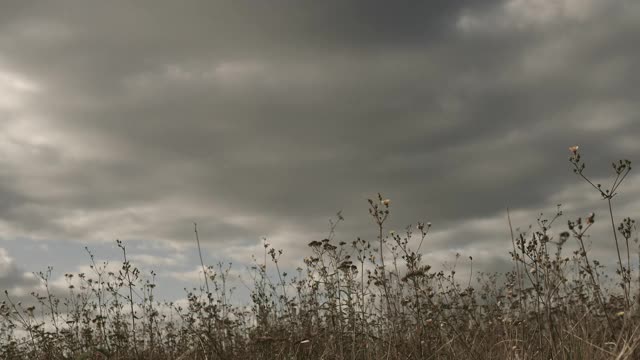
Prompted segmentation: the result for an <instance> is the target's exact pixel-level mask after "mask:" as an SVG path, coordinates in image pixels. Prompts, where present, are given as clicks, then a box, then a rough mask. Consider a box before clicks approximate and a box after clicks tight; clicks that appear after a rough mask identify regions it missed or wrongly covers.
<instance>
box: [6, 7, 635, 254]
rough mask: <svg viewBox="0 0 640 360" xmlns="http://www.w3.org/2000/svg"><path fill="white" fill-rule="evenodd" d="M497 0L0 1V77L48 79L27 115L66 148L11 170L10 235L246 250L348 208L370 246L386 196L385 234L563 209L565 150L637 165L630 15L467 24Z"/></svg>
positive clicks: (350, 225) (314, 226)
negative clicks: (502, 25) (370, 207)
mask: <svg viewBox="0 0 640 360" xmlns="http://www.w3.org/2000/svg"><path fill="white" fill-rule="evenodd" d="M502 4H503V2H482V5H479V4H478V2H476V1H473V2H472V1H439V2H425V3H424V4H420V5H415V4H414V5H411V6H410V5H409V4H401V5H398V4H393V5H390V4H389V3H388V2H384V3H383V2H366V3H363V2H309V3H301V2H286V1H281V2H276V3H275V4H274V3H273V2H269V3H259V4H258V3H256V2H242V1H240V2H227V3H224V2H217V3H216V2H206V3H205V2H192V3H190V4H189V5H188V6H185V5H183V4H181V5H177V3H172V2H163V3H157V2H154V4H153V6H152V7H151V6H149V7H146V6H142V5H139V4H132V3H124V2H123V3H119V4H118V5H114V3H109V5H105V4H94V5H92V6H88V5H86V4H78V3H76V2H67V3H65V4H56V5H55V6H53V5H51V4H48V5H47V4H39V5H37V6H33V7H24V6H20V5H11V6H9V5H3V10H5V11H2V12H1V13H2V14H4V15H2V16H4V17H5V18H4V19H5V20H6V21H3V22H2V23H3V24H6V25H4V26H3V27H2V30H3V31H2V34H3V35H0V54H2V57H0V67H6V69H7V71H15V72H17V73H21V74H24V75H25V76H28V77H29V78H30V79H32V80H33V81H35V82H37V83H39V84H41V85H42V88H43V90H42V91H41V92H39V93H36V94H31V95H30V99H31V100H30V101H29V106H26V107H25V109H23V111H24V112H26V113H27V114H29V115H31V116H37V117H40V118H46V119H47V121H43V122H42V125H41V127H38V128H37V129H39V130H40V131H42V132H43V133H44V134H46V133H48V132H50V131H51V132H55V133H56V134H58V136H59V137H58V138H55V139H54V140H52V141H53V145H49V147H44V148H43V151H41V153H38V154H36V155H33V154H32V155H30V156H28V157H26V159H27V160H30V161H29V162H19V163H11V162H10V161H9V163H10V164H11V165H12V167H10V168H9V174H8V175H6V182H5V184H3V185H4V186H3V187H2V189H3V190H2V191H0V196H2V198H3V199H5V198H6V199H7V200H8V201H4V202H3V204H2V205H1V206H2V207H3V208H2V209H0V211H1V212H0V214H3V220H4V221H6V222H8V223H10V224H12V225H13V226H15V227H16V229H17V230H15V232H16V233H20V232H30V231H32V232H37V233H38V234H41V235H40V236H43V237H44V236H46V234H54V235H55V236H56V237H71V238H78V239H83V238H94V237H96V233H97V232H100V233H102V234H103V235H104V236H105V237H109V236H111V237H113V238H115V237H134V238H144V237H145V236H148V237H149V238H158V239H171V240H174V241H184V240H186V239H188V240H189V241H191V240H192V237H191V235H192V231H191V230H192V229H191V224H192V222H193V221H197V222H198V223H199V224H201V226H202V227H203V229H206V231H207V232H209V234H216V235H215V236H207V241H211V243H217V244H220V243H224V242H225V241H229V240H230V239H233V240H235V241H238V242H240V243H241V244H247V246H248V245H249V244H253V243H255V241H256V239H257V238H258V237H259V236H261V235H270V234H278V233H280V232H282V231H284V229H289V230H291V229H295V230H296V231H297V232H299V233H300V236H304V234H314V236H315V235H316V234H318V233H319V232H321V231H323V230H324V229H325V228H326V225H325V224H326V219H327V218H328V217H329V216H331V215H332V214H333V213H335V211H337V210H339V209H344V214H345V216H346V218H347V223H345V224H344V225H343V227H342V228H340V229H341V230H340V231H343V236H345V237H355V236H357V235H362V236H370V235H371V233H372V231H371V222H370V220H369V219H368V218H367V213H366V206H367V204H366V197H368V196H375V194H376V192H378V191H380V192H382V193H383V194H385V196H388V197H390V198H391V199H392V200H393V211H394V213H393V216H392V219H391V223H390V225H391V226H392V227H395V228H401V227H403V226H404V225H406V224H407V223H410V222H413V223H415V221H418V220H429V221H432V222H433V223H434V224H437V225H438V226H442V227H448V226H455V225H456V224H464V223H465V222H469V221H470V220H473V219H475V218H484V217H492V216H501V214H503V213H504V211H505V209H506V207H508V206H509V207H512V208H526V209H529V210H532V211H533V212H532V213H535V212H537V211H538V209H540V208H544V207H545V206H547V205H548V203H549V202H562V199H557V200H555V199H551V200H550V199H549V197H550V196H551V195H552V194H555V193H556V192H557V191H558V190H560V189H563V188H566V187H568V186H571V184H574V183H576V182H578V180H577V179H576V178H575V177H574V176H573V174H572V173H571V171H570V168H569V164H568V162H567V160H566V157H567V155H568V151H567V147H568V146H570V145H573V144H575V143H579V144H580V145H581V147H582V148H584V151H585V154H586V155H587V156H588V157H589V158H590V160H589V161H590V164H591V161H593V163H594V165H595V164H598V165H597V166H594V167H593V168H594V174H595V175H597V176H601V175H602V174H604V172H603V170H600V169H606V165H607V162H608V161H609V160H612V159H615V158H618V157H625V156H628V157H630V158H632V160H633V154H624V153H622V152H621V151H620V149H618V148H616V147H615V146H614V145H615V144H616V143H618V141H619V139H620V138H621V137H622V136H629V135H633V134H636V135H637V134H638V132H639V130H640V128H639V127H638V125H637V121H634V120H633V119H632V117H633V114H635V113H637V112H638V110H640V109H638V106H637V105H636V104H638V103H639V102H638V99H637V94H636V93H635V92H634V91H633V89H634V87H635V84H636V83H637V81H636V80H637V74H636V72H635V70H634V68H633V64H635V63H636V62H637V60H638V53H637V50H635V48H634V47H631V46H629V45H628V44H629V41H631V39H633V38H635V37H636V35H637V34H638V31H639V30H640V28H639V27H638V25H637V21H636V22H634V21H632V20H637V14H638V13H637V11H635V12H634V11H631V10H633V9H635V8H636V7H637V6H635V7H634V5H633V4H632V3H631V2H617V3H616V5H612V6H611V7H609V8H607V9H606V11H604V10H603V11H602V12H596V13H594V14H593V15H592V16H591V17H589V18H587V19H585V20H582V21H580V22H567V23H566V24H565V23H564V22H563V21H564V20H563V19H559V20H557V24H556V26H552V27H549V28H548V29H546V30H540V29H532V28H524V29H520V30H519V31H514V30H513V29H508V28H507V29H502V30H501V29H498V30H496V31H493V32H482V31H476V32H465V31H463V30H461V29H460V28H459V19H460V16H462V14H467V15H469V14H471V15H474V14H480V15H482V14H487V13H492V12H493V13H500V12H499V9H500V6H501V5H502ZM471 15H469V16H471ZM480 15H478V16H480ZM38 24H40V25H38ZM38 26H40V27H38ZM30 27H35V30H33V29H32V31H27V30H25V29H29V28H30ZM38 29H44V30H38ZM36 30H38V31H36ZM593 104H596V105H593ZM594 108H598V109H600V108H608V109H611V110H610V111H609V112H603V113H600V114H598V113H597V112H595V111H594V110H593V109H594ZM620 109H622V110H620ZM612 116H613V117H621V118H624V119H622V120H619V121H618V122H615V124H614V126H610V127H602V128H598V127H595V128H594V127H593V126H589V122H591V123H595V124H597V123H598V122H606V121H609V120H610V119H609V117H612ZM630 118H631V120H629V119H630ZM23 135H24V136H27V135H26V134H23ZM63 140H64V141H63ZM22 152H24V153H27V152H28V151H27V150H21V153H22ZM600 164H604V165H605V166H600ZM25 169H28V170H29V171H26V170H25ZM589 169H590V170H591V167H590V168H589ZM5 188H6V190H4V189H5ZM149 209H156V210H155V211H154V210H149ZM159 209H162V210H163V212H160V211H159ZM69 214H72V215H69ZM73 214H77V216H76V217H75V218H74V216H75V215H73ZM235 215H244V216H248V217H249V218H251V217H253V218H255V219H257V220H256V221H253V222H251V221H248V222H247V221H242V222H234V221H232V220H229V219H228V218H229V217H233V216H235ZM69 216H71V217H72V218H73V219H72V220H73V221H71V220H69V219H68V218H69ZM534 220H535V219H531V221H534ZM107 227H110V228H109V229H105V228H107ZM97 228H100V229H97ZM502 230H503V229H502V228H501V229H497V230H496V233H499V232H501V231H502ZM145 234H146V235H145ZM54 235H50V236H54ZM472 235H473V234H465V233H458V234H457V235H456V236H457V238H456V239H457V240H455V243H456V244H457V246H460V247H464V246H465V244H468V243H469V241H470V240H468V239H469V238H471V237H472ZM290 238H291V239H293V238H294V237H293V236H292V237H290ZM484 238H485V239H486V241H488V242H490V243H492V244H494V242H491V240H490V239H497V238H499V237H498V236H495V235H493V234H491V231H487V234H486V236H485V237H484ZM209 239H211V240H209ZM309 240H311V239H309ZM293 241H294V240H291V242H293ZM306 242H307V241H306V240H305V241H301V243H306ZM497 243H498V242H497V241H496V242H495V244H497ZM449 245H451V243H440V244H438V246H439V247H440V248H446V247H447V246H449ZM295 246H298V245H297V243H296V245H295Z"/></svg>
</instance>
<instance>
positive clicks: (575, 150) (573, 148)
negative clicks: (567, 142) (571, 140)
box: [569, 145, 579, 155]
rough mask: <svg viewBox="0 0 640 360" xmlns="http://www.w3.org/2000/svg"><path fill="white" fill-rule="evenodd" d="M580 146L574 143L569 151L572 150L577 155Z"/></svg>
mask: <svg viewBox="0 0 640 360" xmlns="http://www.w3.org/2000/svg"><path fill="white" fill-rule="evenodd" d="M578 148H579V146H578V145H574V146H572V147H570V148H569V151H571V153H572V154H573V155H576V154H577V153H578Z"/></svg>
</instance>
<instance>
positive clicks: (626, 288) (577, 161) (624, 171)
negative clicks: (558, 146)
mask: <svg viewBox="0 0 640 360" xmlns="http://www.w3.org/2000/svg"><path fill="white" fill-rule="evenodd" d="M578 150H579V147H578V146H577V145H576V146H572V147H570V148H569V151H570V152H571V155H570V156H569V162H570V163H571V164H572V165H573V172H574V173H576V174H577V175H579V176H580V177H581V178H582V179H584V180H585V181H586V182H587V183H588V184H589V185H591V186H592V187H593V188H594V189H595V190H596V191H598V193H599V194H600V196H601V197H602V199H603V200H607V205H608V206H609V218H610V220H611V229H612V232H613V240H614V243H615V245H616V254H617V255H618V269H617V270H616V273H617V274H618V275H619V276H620V278H621V282H620V287H622V290H623V292H624V298H625V307H626V309H627V310H628V309H629V307H630V306H631V295H630V294H631V255H630V252H629V239H628V238H627V237H625V245H626V250H627V252H626V255H627V265H626V266H625V265H624V263H623V261H622V254H621V251H620V244H619V243H618V234H617V231H616V225H615V220H614V217H613V206H612V204H611V200H612V199H613V197H614V196H616V195H618V193H617V190H618V188H619V187H620V185H621V184H622V182H623V181H624V179H625V178H626V177H627V175H628V174H629V172H630V171H631V161H629V160H627V159H624V160H619V161H618V162H617V163H616V162H613V163H611V165H612V167H613V170H614V172H615V174H616V176H615V178H614V179H613V182H612V184H611V185H610V186H609V188H606V187H605V188H603V186H602V184H594V183H593V181H591V180H590V179H589V178H588V177H587V176H586V175H585V174H584V169H585V167H586V166H585V163H584V162H583V161H582V157H581V156H580V153H579V152H578Z"/></svg>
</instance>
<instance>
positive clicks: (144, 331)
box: [0, 147, 640, 360]
mask: <svg viewBox="0 0 640 360" xmlns="http://www.w3.org/2000/svg"><path fill="white" fill-rule="evenodd" d="M570 165H571V166H572V168H573V169H574V171H575V173H576V175H577V177H578V178H579V179H580V181H581V182H584V184H581V185H584V186H588V187H592V188H593V191H597V192H598V193H599V194H600V196H601V197H602V199H603V200H605V201H606V202H607V204H608V206H609V210H610V212H609V213H607V214H599V216H598V218H597V219H598V221H602V222H607V223H608V222H610V223H611V225H612V227H611V229H610V230H611V233H610V239H606V241H611V248H612V249H614V254H615V256H616V261H617V267H616V268H615V269H609V270H610V272H611V273H612V274H614V279H613V282H612V284H610V285H607V283H605V282H604V280H603V278H604V274H605V273H606V272H607V269H605V268H604V267H603V266H602V265H601V264H600V263H599V262H598V261H597V259H594V258H592V256H591V255H590V253H589V247H588V246H587V245H586V237H587V236H588V234H589V231H590V228H591V227H592V225H593V224H594V222H595V221H596V217H595V216H594V215H592V214H590V215H587V216H585V217H583V218H578V219H570V220H567V219H564V218H563V217H562V213H561V211H560V210H558V213H557V214H555V215H554V216H551V217H549V218H546V219H545V218H540V219H537V221H536V222H535V224H536V225H535V226H534V227H533V228H532V229H530V230H528V231H527V232H522V233H521V232H519V231H517V230H514V229H513V228H512V229H511V234H512V236H511V240H512V242H511V243H510V244H509V246H510V249H511V250H510V251H509V254H510V256H511V259H512V263H513V268H512V271H510V272H507V273H502V274H485V273H478V274H477V279H474V280H473V281H471V279H463V280H459V279H456V277H455V269H451V270H450V271H437V270H434V269H432V267H431V266H430V265H429V264H426V263H424V261H423V259H422V255H421V254H422V253H427V252H428V251H429V249H428V248H427V241H425V239H426V238H427V237H428V236H429V230H430V228H431V224H430V223H417V224H414V225H413V226H411V227H408V228H406V229H405V231H403V232H401V233H396V232H389V229H387V228H386V227H385V225H386V221H387V219H388V217H389V216H390V214H391V208H392V206H391V203H390V201H389V200H387V199H385V198H384V197H382V196H381V195H380V194H378V196H377V197H376V198H374V199H371V200H369V214H370V216H371V220H372V226H375V228H376V233H377V235H378V236H377V238H376V239H373V240H372V241H367V240H363V239H360V238H357V239H355V240H353V239H350V240H344V241H341V239H338V238H337V236H335V231H334V230H335V229H336V226H338V225H339V223H340V222H341V221H342V220H343V218H342V216H341V215H340V214H338V215H337V217H336V219H334V220H333V221H332V223H331V224H332V228H331V231H330V232H329V234H328V235H327V237H326V238H325V239H318V240H314V241H311V242H310V243H309V251H308V256H307V257H305V258H304V264H305V267H304V268H299V269H298V271H297V273H296V274H295V275H294V276H292V275H291V274H286V273H285V272H283V271H281V268H280V264H279V261H280V257H281V256H282V255H283V251H282V250H279V249H275V248H273V247H271V246H270V245H268V244H267V243H266V242H265V244H264V254H260V255H259V256H257V257H256V259H259V260H255V265H254V266H253V267H252V268H251V271H252V277H251V278H252V280H253V284H252V288H251V296H250V301H249V302H248V303H247V304H241V305H238V304H236V303H235V302H234V301H233V299H232V297H233V294H232V292H231V291H230V289H229V288H230V287H229V286H228V282H229V271H230V268H226V267H223V266H222V265H219V266H217V267H212V266H209V267H207V266H205V264H204V262H203V264H202V266H203V272H204V273H205V274H207V276H206V282H204V283H203V284H202V286H201V287H200V289H199V290H196V291H193V292H190V293H188V296H187V302H186V303H184V304H182V305H180V304H177V303H167V302H159V301H157V300H156V299H155V298H154V288H155V286H156V284H155V283H154V282H153V281H152V280H149V279H143V278H142V277H141V275H140V271H139V270H138V269H137V268H136V267H135V265H134V264H132V263H131V262H129V261H128V258H127V250H126V246H125V244H123V243H120V242H118V246H119V247H120V249H121V250H122V256H123V257H122V261H123V265H122V267H121V268H120V269H119V270H118V271H113V272H109V271H107V269H106V267H104V266H102V265H99V264H96V263H95V262H94V259H93V256H91V257H90V262H91V265H92V270H93V273H92V274H67V275H66V277H67V279H68V280H69V287H68V293H67V294H66V295H65V296H59V295H57V294H54V293H53V292H52V291H49V286H48V285H47V284H48V281H49V280H50V277H51V270H49V271H45V272H41V273H39V274H38V276H39V277H40V279H41V280H42V282H43V284H45V287H44V291H43V292H42V293H40V294H34V299H35V300H36V306H27V305H24V304H21V303H18V302H16V301H15V300H13V298H14V297H13V296H12V294H11V293H8V292H5V299H4V301H3V302H2V305H0V315H1V316H0V344H1V347H0V357H1V358H3V359H30V360H35V359H638V358H640V350H638V349H637V347H638V345H639V344H640V330H639V328H640V319H639V317H638V314H639V313H638V302H639V297H638V293H637V291H638V287H637V282H638V278H637V275H638V274H637V272H635V271H632V266H633V263H634V262H633V261H632V258H635V257H636V256H637V245H636V242H635V241H634V239H635V238H636V234H635V229H636V228H635V222H634V220H632V219H630V218H623V219H622V220H620V219H618V220H616V219H615V218H614V216H613V203H612V201H611V200H612V198H613V197H614V196H616V195H617V192H618V188H619V186H620V185H621V184H622V183H623V181H624V180H625V178H626V176H627V174H628V173H629V171H630V170H631V166H630V162H629V161H626V160H623V161H619V162H615V163H613V170H614V174H613V179H612V180H613V182H612V186H611V187H610V188H604V187H603V186H601V185H599V184H595V183H593V182H592V181H591V179H589V178H588V177H587V176H586V175H585V173H584V162H583V160H582V159H581V156H580V153H579V151H578V148H577V147H572V148H570ZM533 220H534V221H535V219H533ZM552 227H553V229H554V234H557V235H551V231H550V230H551V228H552ZM569 242H571V243H572V246H573V247H574V248H575V249H576V250H575V251H571V252H569V253H567V251H566V250H565V251H563V250H564V248H565V247H568V244H569ZM468 261H470V262H471V263H472V262H473V259H472V258H469V259H468ZM185 304H186V305H185Z"/></svg>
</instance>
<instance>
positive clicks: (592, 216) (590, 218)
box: [587, 213, 596, 224]
mask: <svg viewBox="0 0 640 360" xmlns="http://www.w3.org/2000/svg"><path fill="white" fill-rule="evenodd" d="M595 219H596V214H594V213H591V214H589V216H588V217H587V224H593V223H594V222H595Z"/></svg>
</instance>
